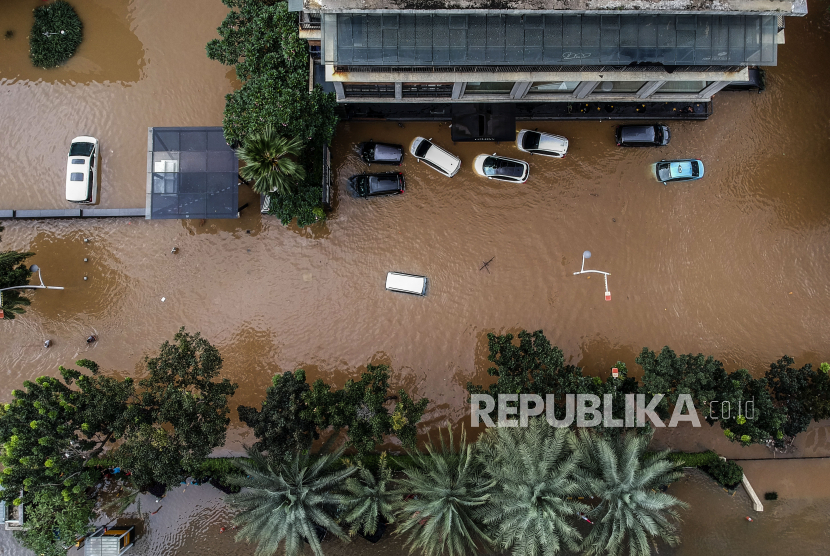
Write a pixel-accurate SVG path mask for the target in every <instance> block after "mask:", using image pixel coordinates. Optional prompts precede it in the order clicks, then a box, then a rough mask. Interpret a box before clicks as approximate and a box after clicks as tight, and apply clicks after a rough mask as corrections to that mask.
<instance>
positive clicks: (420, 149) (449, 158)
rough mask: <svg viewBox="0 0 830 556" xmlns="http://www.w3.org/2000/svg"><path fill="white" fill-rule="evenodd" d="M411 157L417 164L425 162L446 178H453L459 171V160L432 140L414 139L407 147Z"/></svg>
mask: <svg viewBox="0 0 830 556" xmlns="http://www.w3.org/2000/svg"><path fill="white" fill-rule="evenodd" d="M409 152H410V153H412V156H414V157H415V158H417V159H418V161H419V162H426V163H427V164H428V165H429V166H431V167H432V168H434V169H435V170H438V171H439V172H441V173H442V174H444V175H445V176H447V177H448V178H451V177H453V176H454V175H456V174H457V173H458V170H460V169H461V159H460V158H458V157H457V156H455V155H454V154H450V153H448V152H447V151H445V150H444V149H442V148H441V147H439V146H438V145H435V144H434V143H433V142H432V139H424V138H423V137H416V138H415V140H414V141H412V145H411V146H410V147H409Z"/></svg>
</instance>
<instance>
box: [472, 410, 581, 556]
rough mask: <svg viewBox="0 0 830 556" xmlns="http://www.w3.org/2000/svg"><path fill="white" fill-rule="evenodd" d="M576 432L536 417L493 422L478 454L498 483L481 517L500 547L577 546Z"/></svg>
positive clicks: (516, 554)
mask: <svg viewBox="0 0 830 556" xmlns="http://www.w3.org/2000/svg"><path fill="white" fill-rule="evenodd" d="M572 434H573V433H572V432H571V431H570V430H568V429H564V428H553V427H551V426H549V425H548V423H547V421H545V419H544V418H535V419H532V420H531V421H530V423H529V424H528V426H527V427H525V428H507V427H501V428H491V429H487V431H486V432H485V433H484V434H483V435H482V436H481V437H480V438H479V441H478V458H479V461H480V462H481V465H482V466H483V467H484V470H485V473H486V475H487V476H488V477H489V478H491V479H492V480H493V483H494V485H495V486H494V487H493V489H492V493H491V495H490V498H489V500H488V501H487V503H486V504H485V505H484V506H483V507H482V508H481V511H480V514H479V515H480V517H481V520H482V521H483V522H484V524H485V525H486V526H487V527H488V534H489V536H490V538H492V539H493V543H494V547H495V548H496V549H497V551H498V552H499V553H503V552H505V551H506V552H508V553H509V554H511V555H513V556H536V555H537V554H545V555H551V556H553V555H555V554H558V553H560V552H561V551H562V550H567V551H576V550H578V548H579V541H580V540H581V537H580V534H579V532H578V530H577V529H576V527H575V526H574V519H573V518H574V516H575V515H577V513H579V512H587V511H588V510H589V506H587V505H585V504H583V503H582V502H579V501H578V500H577V497H578V496H581V495H582V494H584V488H583V487H582V486H581V485H580V484H579V483H578V482H577V480H576V479H575V477H574V471H575V470H576V466H577V461H576V458H575V457H574V456H573V454H572V453H571V452H570V449H569V446H568V438H569V436H570V435H572Z"/></svg>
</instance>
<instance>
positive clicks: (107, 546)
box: [84, 536, 121, 556]
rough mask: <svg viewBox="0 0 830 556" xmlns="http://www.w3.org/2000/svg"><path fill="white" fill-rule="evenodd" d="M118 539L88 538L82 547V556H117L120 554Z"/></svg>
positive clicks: (106, 537) (109, 537)
mask: <svg viewBox="0 0 830 556" xmlns="http://www.w3.org/2000/svg"><path fill="white" fill-rule="evenodd" d="M120 540H121V539H120V538H119V537H114V536H101V537H89V538H87V540H86V544H85V545H84V556H118V555H119V554H120V553H121V547H120V546H119V541H120Z"/></svg>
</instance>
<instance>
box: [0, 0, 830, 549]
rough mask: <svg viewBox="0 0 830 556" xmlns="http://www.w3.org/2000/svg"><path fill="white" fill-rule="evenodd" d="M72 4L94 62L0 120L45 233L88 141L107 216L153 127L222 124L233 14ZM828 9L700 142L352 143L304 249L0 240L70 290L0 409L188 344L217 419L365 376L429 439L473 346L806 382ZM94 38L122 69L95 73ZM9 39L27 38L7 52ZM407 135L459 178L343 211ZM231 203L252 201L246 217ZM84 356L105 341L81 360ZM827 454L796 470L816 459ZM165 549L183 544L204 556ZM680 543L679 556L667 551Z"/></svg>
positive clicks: (131, 234) (48, 303)
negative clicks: (704, 359) (220, 373)
mask: <svg viewBox="0 0 830 556" xmlns="http://www.w3.org/2000/svg"><path fill="white" fill-rule="evenodd" d="M18 3H19V4H21V5H22V4H26V3H25V2H12V4H18ZM75 4H76V5H77V6H76V7H77V9H78V12H79V15H81V17H83V18H85V22H88V23H87V24H86V27H85V29H87V30H88V32H89V36H90V39H89V40H90V42H89V43H84V46H82V48H81V50H79V53H78V55H77V56H76V58H75V59H73V61H72V62H70V65H68V66H67V68H63V69H61V70H57V71H60V72H64V73H62V74H54V73H53V74H46V73H44V72H42V70H33V69H30V68H28V67H27V66H26V65H25V64H26V63H28V62H27V60H26V59H25V57H23V58H20V57H19V56H18V57H14V56H12V55H11V54H4V56H3V57H2V58H3V59H2V64H0V70H2V73H0V110H2V112H3V114H4V118H5V119H4V121H5V122H6V127H7V128H8V129H9V130H11V131H10V132H9V133H6V134H4V135H3V136H2V137H0V145H2V147H3V150H4V152H5V153H7V155H6V157H7V161H6V164H5V166H4V169H5V172H4V175H3V176H2V177H0V191H2V196H0V208H41V206H42V205H48V206H42V208H60V207H63V205H64V203H63V200H62V194H63V190H62V187H63V172H64V171H65V152H64V151H65V148H66V146H67V145H68V141H69V140H71V138H72V137H74V136H76V135H79V134H80V133H90V134H94V135H96V136H97V137H98V138H99V139H100V140H101V145H102V151H103V153H102V167H103V171H102V175H101V184H102V189H101V206H106V207H128V206H133V205H136V204H139V205H140V204H142V203H143V199H144V183H145V182H144V180H145V171H146V169H145V165H146V132H147V127H150V126H174V125H175V126H179V125H181V126H184V125H219V124H220V123H221V112H222V107H223V105H224V95H225V94H226V93H227V92H229V91H230V90H232V88H233V87H234V81H233V80H232V72H228V69H229V68H225V67H222V66H220V65H219V64H217V63H215V62H211V61H209V60H207V59H206V57H205V54H204V43H205V42H206V41H207V40H209V39H210V38H212V37H213V36H214V35H215V28H216V26H218V25H219V23H220V22H221V20H222V18H223V17H224V14H225V12H226V8H225V7H224V6H223V5H222V4H221V3H220V2H218V1H217V2H214V3H211V4H208V5H207V7H205V6H203V3H202V2H196V1H195V0H192V1H189V2H183V3H177V4H176V6H175V7H168V6H167V3H164V6H165V7H164V8H162V4H163V3H162V2H160V0H158V1H154V2H145V3H141V5H136V4H135V3H130V2H126V1H121V2H109V3H106V5H103V4H99V3H97V2H95V1H93V0H87V1H81V0H78V1H77V2H75ZM825 4H826V3H825ZM825 4H819V5H818V7H817V8H815V9H814V8H813V6H811V10H812V12H813V13H811V15H810V16H808V18H806V19H805V20H795V21H793V20H792V19H791V20H789V21H788V24H791V25H792V27H793V28H797V31H796V32H793V33H792V34H791V35H790V34H788V35H787V38H788V41H789V44H788V46H787V48H786V49H781V51H780V55H779V66H778V67H777V68H774V69H773V70H771V71H770V72H769V73H768V75H767V82H768V83H767V84H768V90H767V91H765V92H764V93H763V94H760V95H757V94H755V93H719V94H718V95H717V97H716V100H715V112H714V115H713V116H712V117H711V118H710V119H709V120H708V121H704V122H682V123H672V122H668V124H669V125H670V127H671V131H672V141H671V144H670V145H669V146H667V147H664V148H659V149H620V148H617V147H616V146H615V144H614V134H613V131H614V127H615V125H617V122H611V121H592V122H532V123H531V122H526V123H522V122H519V125H518V128H522V127H529V128H531V129H533V128H539V130H543V131H549V132H552V133H556V134H559V135H564V136H565V137H567V138H568V139H569V140H570V148H569V153H568V156H567V157H566V158H565V159H563V160H554V159H547V158H541V157H537V156H533V157H531V156H528V155H526V154H522V153H519V152H518V150H517V149H516V147H515V144H510V143H501V144H493V143H458V144H455V145H454V144H453V143H452V141H451V140H450V130H449V128H448V127H447V124H445V123H413V122H404V123H403V124H402V126H401V125H399V124H398V123H397V122H344V123H341V124H340V126H339V128H338V133H337V136H336V138H335V142H334V145H333V147H332V150H333V153H334V154H333V164H334V168H335V171H336V174H335V176H336V184H337V190H338V191H337V193H338V195H337V201H336V205H335V209H334V211H333V212H332V214H331V215H330V218H329V220H328V221H327V222H325V223H324V224H320V225H317V226H313V227H311V228H308V229H304V230H299V229H296V228H295V227H289V228H284V227H282V226H281V225H280V223H279V222H278V221H277V220H276V219H274V218H272V217H267V216H264V217H263V216H260V214H259V213H258V212H256V210H255V209H253V208H249V209H246V210H245V211H243V213H242V218H241V219H239V220H224V221H207V222H204V221H198V220H193V221H164V222H162V221H152V222H147V221H144V220H143V219H125V220H94V221H84V222H75V221H26V222H14V223H7V224H6V231H5V232H4V233H3V242H2V244H0V246H2V248H3V249H17V250H31V251H34V252H36V253H37V255H36V256H35V257H33V258H32V260H31V262H32V263H35V264H38V265H39V266H40V267H41V268H42V269H43V274H44V279H45V280H46V281H47V283H49V284H54V285H60V286H64V287H66V290H65V291H63V292H37V293H35V294H34V296H33V304H32V306H31V308H30V309H29V311H28V313H27V314H26V315H24V316H22V317H21V318H19V319H17V320H15V321H2V322H0V401H2V402H5V401H8V400H9V399H10V397H11V394H10V393H11V390H12V389H14V388H16V387H19V386H20V385H21V384H22V382H23V381H24V380H26V379H32V378H34V377H37V376H39V375H42V374H57V367H58V365H61V364H63V365H66V364H69V363H71V361H73V360H75V359H79V358H81V357H85V358H90V359H94V360H96V361H97V362H99V363H100V364H101V365H102V367H103V368H104V369H107V370H111V371H113V372H119V373H123V374H127V375H131V374H135V373H136V369H137V364H138V363H139V360H140V358H141V357H142V356H143V355H144V354H147V353H151V352H152V351H153V350H154V349H156V348H157V347H158V345H159V344H160V343H161V342H162V341H164V340H165V339H168V338H170V337H172V335H173V334H174V333H175V331H176V330H178V328H179V327H180V326H181V325H185V326H186V327H187V328H188V329H189V330H191V331H196V330H199V331H201V332H202V333H203V334H204V335H205V336H206V337H207V338H209V339H210V341H211V342H213V343H214V344H215V345H217V346H218V347H219V349H220V350H221V352H222V355H223V357H224V358H225V374H226V376H229V377H230V378H232V379H233V380H234V381H236V382H238V383H239V384H240V388H239V390H238V391H237V394H236V396H235V397H234V398H233V402H232V403H233V406H234V407H235V406H236V405H237V404H240V403H241V404H246V405H254V404H258V403H259V401H260V399H261V397H262V395H263V394H264V391H265V388H266V386H267V385H268V384H269V382H270V377H271V376H272V375H273V374H274V373H276V372H283V371H286V370H292V369H294V368H297V367H303V368H306V369H307V370H308V375H309V378H310V379H311V380H313V379H314V378H316V377H318V376H320V377H325V378H327V379H328V380H329V381H331V382H335V383H337V384H342V383H343V382H344V381H345V380H346V378H347V377H349V376H352V375H353V374H354V373H356V372H357V370H358V369H359V368H360V367H361V366H363V365H366V364H367V363H369V362H387V363H390V364H391V365H392V367H393V369H394V371H395V375H394V376H393V385H394V386H398V385H405V386H406V387H407V388H408V389H410V390H412V391H414V392H413V393H414V394H416V395H418V396H427V397H429V398H430V399H431V400H432V403H431V405H430V410H429V412H428V414H427V416H426V419H427V420H428V421H429V423H430V425H436V424H438V423H439V422H443V421H444V420H446V419H450V420H452V421H455V422H458V421H460V420H462V419H464V418H465V416H466V415H467V408H466V405H465V400H466V392H465V390H464V386H465V385H466V383H467V381H469V380H473V381H481V380H483V378H484V377H486V368H487V366H488V365H487V361H486V356H487V349H486V347H487V344H486V334H487V332H507V331H512V332H515V331H518V330H520V329H522V328H527V329H531V330H533V329H543V330H544V331H545V333H546V334H547V336H548V337H549V338H550V339H551V341H552V342H553V343H555V344H557V345H559V346H560V347H561V348H562V349H563V350H564V352H565V354H566V357H568V358H569V359H570V361H571V362H573V363H576V364H580V365H583V366H585V367H586V368H587V371H588V372H589V373H597V374H599V373H607V370H608V368H609V367H610V366H611V365H612V364H613V363H614V362H616V361H617V360H618V359H620V360H623V361H625V362H627V363H629V366H630V368H632V369H633V370H634V371H635V372H636V365H634V363H633V360H634V357H635V356H636V354H637V353H638V352H639V351H640V349H641V348H642V347H643V346H649V347H651V348H653V349H659V348H660V347H661V346H663V345H669V346H671V347H672V348H673V349H675V350H676V351H678V352H689V351H692V352H698V351H702V352H704V353H706V354H711V355H714V356H716V357H717V358H719V359H721V360H722V361H724V362H725V363H726V365H727V368H728V369H729V370H732V369H735V368H738V367H746V368H748V369H750V370H751V371H752V372H753V373H754V374H756V375H760V374H761V373H763V372H764V370H765V369H766V367H767V366H768V364H769V363H770V362H772V361H774V360H775V359H777V358H778V357H780V356H781V355H783V354H785V353H787V354H789V355H792V356H794V357H795V358H796V362H797V363H798V364H799V365H800V364H802V363H804V362H813V363H818V362H820V361H823V360H827V359H828V357H830V353H828V351H827V345H828V340H830V322H828V320H827V318H826V315H827V314H828V313H830V296H828V293H830V256H828V255H830V254H829V253H828V245H830V242H828V240H829V239H830V226H828V221H827V214H828V209H830V192H828V189H827V178H826V176H827V175H828V174H830V158H828V157H827V155H826V153H827V151H828V146H830V124H829V123H828V120H827V117H826V106H825V104H826V103H825V102H824V98H823V94H822V92H821V86H822V85H823V84H827V83H828V78H827V76H826V75H825V74H823V73H821V71H822V69H823V68H824V67H825V66H826V61H827V59H828V54H830V41H828V21H827V16H826V15H824V12H823V8H824V7H825ZM27 9H30V8H27ZM162 9H163V10H164V13H165V14H166V17H165V18H162V19H161V20H159V18H158V17H155V16H154V15H153V14H154V13H155V14H157V13H159V11H161V10H162ZM84 10H86V13H84ZM96 14H97V15H96ZM15 21H17V20H15ZM20 21H23V19H22V16H21V18H20ZM96 26H97V29H98V30H99V31H98V32H97V33H98V36H100V34H102V33H103V34H105V36H108V37H110V39H111V40H112V41H114V44H117V45H120V46H119V48H114V49H104V48H103V46H101V45H100V44H99V46H97V47H96V46H95V44H96V43H94V42H92V41H93V38H94V37H95V36H96V31H95V30H96ZM185 27H186V28H187V29H188V33H187V35H186V36H184V35H183V34H179V33H177V30H178V29H181V28H185ZM26 32H27V31H26V29H25V28H24V27H19V28H18V29H17V35H16V38H15V39H14V40H17V41H23V40H24V37H25V35H26ZM10 44H11V43H9V42H6V43H4V45H3V47H4V48H6V49H7V50H5V51H4V53H8V52H11V50H9V49H10V48H11V47H10V46H9V45H10ZM87 47H88V48H89V49H88V50H84V48H87ZM102 52H105V53H106V54H102ZM15 56H16V54H15ZM73 64H74V65H73ZM418 135H421V136H424V137H431V138H433V140H434V141H435V142H436V143H437V144H439V145H440V146H442V147H444V148H446V149H447V150H449V151H450V152H452V153H454V154H456V155H458V156H460V157H461V160H462V168H461V171H460V172H459V173H458V175H456V176H455V177H454V178H452V179H448V178H445V177H443V176H441V175H440V174H438V173H437V172H434V171H432V170H430V169H429V168H427V167H426V165H424V164H418V163H417V162H416V161H415V160H413V159H412V158H411V157H407V158H406V159H405V162H404V165H403V166H402V167H401V170H402V171H403V172H404V173H405V175H406V183H407V190H406V193H405V194H403V195H400V196H396V197H388V198H379V199H371V200H365V199H357V198H353V197H351V196H349V195H348V194H347V192H346V187H345V185H346V180H347V178H348V177H349V176H351V175H353V174H356V173H360V172H363V171H365V170H367V169H368V168H367V166H366V165H365V164H364V163H363V162H362V161H361V160H360V156H359V153H358V152H357V144H358V143H359V142H361V141H365V140H369V139H374V140H377V141H388V142H394V143H402V144H403V145H404V146H405V147H406V148H408V145H409V142H410V141H411V140H412V139H414V138H415V137H416V136H418ZM494 152H495V153H498V154H501V155H504V156H509V157H514V158H521V159H523V160H527V161H529V162H530V165H531V169H530V178H529V180H528V182H527V183H526V184H521V185H519V184H516V185H514V184H507V183H502V182H497V181H492V180H485V179H483V178H480V177H477V176H475V175H474V173H473V170H472V163H473V159H474V157H475V156H476V155H478V154H482V153H488V154H490V153H494ZM663 158H666V159H670V158H700V159H702V160H703V161H704V163H705V165H706V177H705V178H704V179H703V180H700V181H698V182H693V183H688V184H676V185H670V186H663V185H662V184H660V183H658V182H657V181H656V179H655V178H654V177H653V174H652V170H651V164H653V163H654V162H656V161H659V160H660V159H663ZM373 170H375V171H384V170H385V167H373ZM245 202H251V204H252V206H253V205H255V203H256V198H255V197H254V196H253V195H251V194H250V192H245V191H241V192H240V204H243V203H245ZM85 238H87V239H89V242H86V243H85V242H84V241H83V240H84V239H85ZM173 247H178V253H176V254H173V253H171V249H172V248H173ZM586 249H588V250H591V251H592V253H593V257H592V258H591V259H590V261H589V265H590V267H591V268H597V269H599V270H603V271H607V272H610V273H611V275H610V276H609V288H610V291H611V293H612V301H610V302H607V301H605V300H604V295H603V294H604V287H603V286H604V284H603V283H602V279H601V278H599V277H598V276H592V277H590V278H588V277H586V276H580V277H575V276H573V274H572V273H573V272H575V271H577V270H579V267H580V263H581V253H582V252H583V251H584V250H586ZM84 258H87V259H89V261H88V262H84ZM491 258H493V260H492V262H491V264H490V265H489V266H488V269H485V270H479V269H480V267H481V266H482V264H483V263H484V262H485V261H487V260H489V259H491ZM390 270H394V271H400V272H407V273H413V274H422V275H425V276H428V277H429V280H430V288H429V293H428V295H427V296H426V297H424V298H417V297H412V296H406V295H398V294H393V293H390V292H387V291H385V290H384V279H385V276H386V273H387V272H388V271H390ZM488 270H489V272H488ZM84 277H87V280H84ZM162 298H164V299H165V301H161V299H162ZM89 334H96V335H97V336H98V337H99V341H98V342H97V343H96V344H94V345H91V346H89V345H87V344H86V342H85V338H86V337H87V336H88V335H89ZM45 339H51V340H52V342H53V345H52V347H50V348H49V349H44V348H43V341H44V340H45ZM232 415H233V416H234V417H235V410H234V411H233V412H232ZM824 430H825V432H826V429H824ZM808 434H809V433H808ZM814 436H815V435H814ZM819 436H821V435H819ZM825 437H826V434H824V436H821V438H825ZM821 438H819V439H818V440H817V441H816V444H815V446H814V448H815V450H817V451H814V452H815V453H816V454H817V455H818V454H822V453H823V454H824V455H826V452H827V450H828V448H829V447H828V446H827V440H826V439H825V440H821ZM229 441H230V442H229V446H228V449H229V451H235V450H238V449H239V447H240V445H241V443H242V442H251V437H249V436H248V433H247V431H245V430H243V429H242V428H241V427H239V423H238V421H234V422H233V423H232V428H231V432H230V434H229ZM675 445H676V444H675ZM761 450H763V449H761ZM822 450H824V451H823V452H822ZM710 494H711V493H710ZM700 499H701V501H702V500H706V499H707V498H706V496H705V495H701V496H700ZM713 501H714V502H715V503H717V500H714V499H713ZM702 503H703V502H701V504H702ZM159 515H160V516H163V514H159ZM787 515H789V514H787ZM177 523H178V522H177ZM217 523H218V522H217ZM695 523H696V525H695V526H694V527H695V528H697V529H698V530H701V531H703V530H705V529H706V524H705V523H700V522H695ZM179 525H180V529H181V530H180V531H179V533H177V534H179V535H182V537H181V538H184V539H191V541H192V540H193V539H197V540H198V541H199V542H202V541H203V540H204V537H203V535H201V533H199V532H194V531H192V530H190V529H187V527H186V526H185V525H182V524H179ZM171 527H172V525H171ZM182 531H184V532H182ZM188 535H190V536H188ZM177 538H179V537H177ZM684 539H686V540H685V541H684V542H691V541H692V540H693V539H694V535H693V534H692V533H691V532H690V531H686V530H685V529H684ZM191 541H187V540H185V541H182V542H183V543H184V545H176V546H188V544H187V543H188V542H191ZM193 542H196V541H193ZM193 542H191V545H190V546H196V545H194V544H193ZM713 542H714V541H713ZM718 542H720V543H722V544H718ZM728 542H729V539H728V538H726V537H724V538H719V539H717V542H714V545H713V546H718V547H726V546H727V545H726V544H724V543H728ZM197 544H198V543H197ZM153 553H154V554H156V553H159V552H153ZM171 553H172V552H171ZM181 553H183V552H181ZM688 553H690V554H691V553H693V552H688Z"/></svg>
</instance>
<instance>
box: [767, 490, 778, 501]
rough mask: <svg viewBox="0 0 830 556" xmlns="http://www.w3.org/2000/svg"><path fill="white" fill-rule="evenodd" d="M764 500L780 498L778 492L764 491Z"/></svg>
mask: <svg viewBox="0 0 830 556" xmlns="http://www.w3.org/2000/svg"><path fill="white" fill-rule="evenodd" d="M764 500H778V493H777V492H775V491H773V492H765V493H764Z"/></svg>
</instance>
